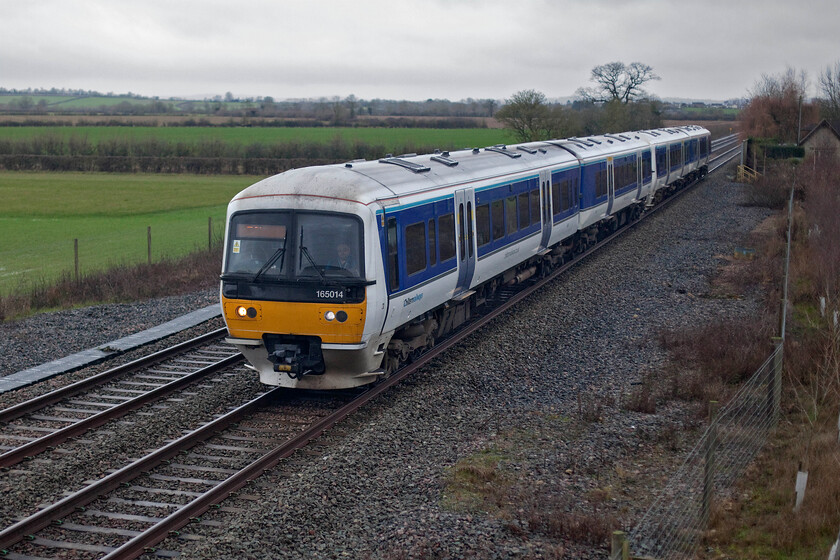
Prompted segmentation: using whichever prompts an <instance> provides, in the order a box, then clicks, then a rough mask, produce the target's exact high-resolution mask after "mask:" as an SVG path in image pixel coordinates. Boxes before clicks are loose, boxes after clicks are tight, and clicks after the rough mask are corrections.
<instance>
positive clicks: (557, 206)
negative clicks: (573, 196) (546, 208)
mask: <svg viewBox="0 0 840 560" xmlns="http://www.w3.org/2000/svg"><path fill="white" fill-rule="evenodd" d="M562 183H563V181H554V182H552V183H551V204H552V206H554V213H555V214H559V213H560V212H562V211H563V203H562V201H561V198H560V197H561V196H563V195H562V194H561V192H560V191H561V189H562V188H563V187H562Z"/></svg>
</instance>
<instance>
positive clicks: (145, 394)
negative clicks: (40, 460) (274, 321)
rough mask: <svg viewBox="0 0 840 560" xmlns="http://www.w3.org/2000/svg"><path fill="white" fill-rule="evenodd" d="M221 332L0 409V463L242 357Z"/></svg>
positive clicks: (163, 394)
mask: <svg viewBox="0 0 840 560" xmlns="http://www.w3.org/2000/svg"><path fill="white" fill-rule="evenodd" d="M224 334H225V329H217V330H215V331H213V332H210V333H207V334H205V335H203V336H199V337H196V338H194V339H192V340H188V341H186V342H183V343H181V344H177V345H175V346H172V347H170V348H167V349H165V350H162V351H160V352H156V353H154V354H151V355H149V356H146V357H144V358H141V359H138V360H135V361H133V362H129V363H127V364H124V365H121V366H118V367H115V368H112V369H109V370H107V371H105V372H102V373H100V374H98V375H95V376H92V377H89V378H87V379H84V380H82V381H78V382H76V383H73V384H72V385H68V386H66V387H63V388H61V389H58V390H56V391H52V392H50V393H46V394H44V395H41V396H40V397H36V398H34V399H31V400H29V401H26V402H23V403H20V404H18V405H15V406H12V407H10V408H7V409H5V410H2V411H0V423H2V428H0V468H4V469H8V468H9V467H11V466H13V465H15V464H17V463H19V462H20V461H23V460H27V459H31V458H32V457H34V456H35V455H37V454H39V453H42V452H44V451H46V450H48V449H52V448H54V447H55V446H57V445H59V444H61V443H63V442H65V441H67V440H68V439H69V438H72V437H76V436H79V435H81V434H84V433H85V432H87V431H89V430H92V429H94V428H97V427H99V426H102V425H103V424H105V423H107V422H110V421H112V420H115V419H117V418H120V417H122V416H125V415H126V414H128V413H129V412H132V411H134V410H137V409H138V408H140V407H143V406H146V405H147V404H150V403H152V402H156V401H159V400H162V399H163V398H165V397H168V396H169V395H171V394H172V393H174V392H175V391H179V390H182V389H184V388H185V387H188V386H189V385H191V384H193V383H196V382H198V381H201V380H203V379H206V378H207V377H208V376H211V375H213V374H215V373H217V372H219V371H221V370H222V369H224V368H226V367H229V366H231V365H235V364H237V363H240V362H242V356H241V354H239V352H237V351H235V350H233V349H232V348H230V347H229V346H227V345H223V343H222V340H223V338H224Z"/></svg>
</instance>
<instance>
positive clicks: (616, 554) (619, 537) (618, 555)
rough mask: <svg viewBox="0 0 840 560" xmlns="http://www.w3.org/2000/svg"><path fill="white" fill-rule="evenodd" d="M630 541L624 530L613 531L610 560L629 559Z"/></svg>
mask: <svg viewBox="0 0 840 560" xmlns="http://www.w3.org/2000/svg"><path fill="white" fill-rule="evenodd" d="M629 544H630V543H628V542H627V535H625V534H624V531H613V534H612V540H611V542H610V560H629V558H630V546H629Z"/></svg>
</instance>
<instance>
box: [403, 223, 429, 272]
mask: <svg viewBox="0 0 840 560" xmlns="http://www.w3.org/2000/svg"><path fill="white" fill-rule="evenodd" d="M405 268H406V272H408V274H409V276H410V275H412V274H416V273H418V272H420V271H421V270H424V269H425V268H426V224H425V223H423V222H419V223H417V224H411V225H410V226H407V227H406V228H405Z"/></svg>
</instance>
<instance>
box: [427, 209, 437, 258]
mask: <svg viewBox="0 0 840 560" xmlns="http://www.w3.org/2000/svg"><path fill="white" fill-rule="evenodd" d="M435 237H436V236H435V221H434V219H431V220H429V266H435V263H437V247H435Z"/></svg>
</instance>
